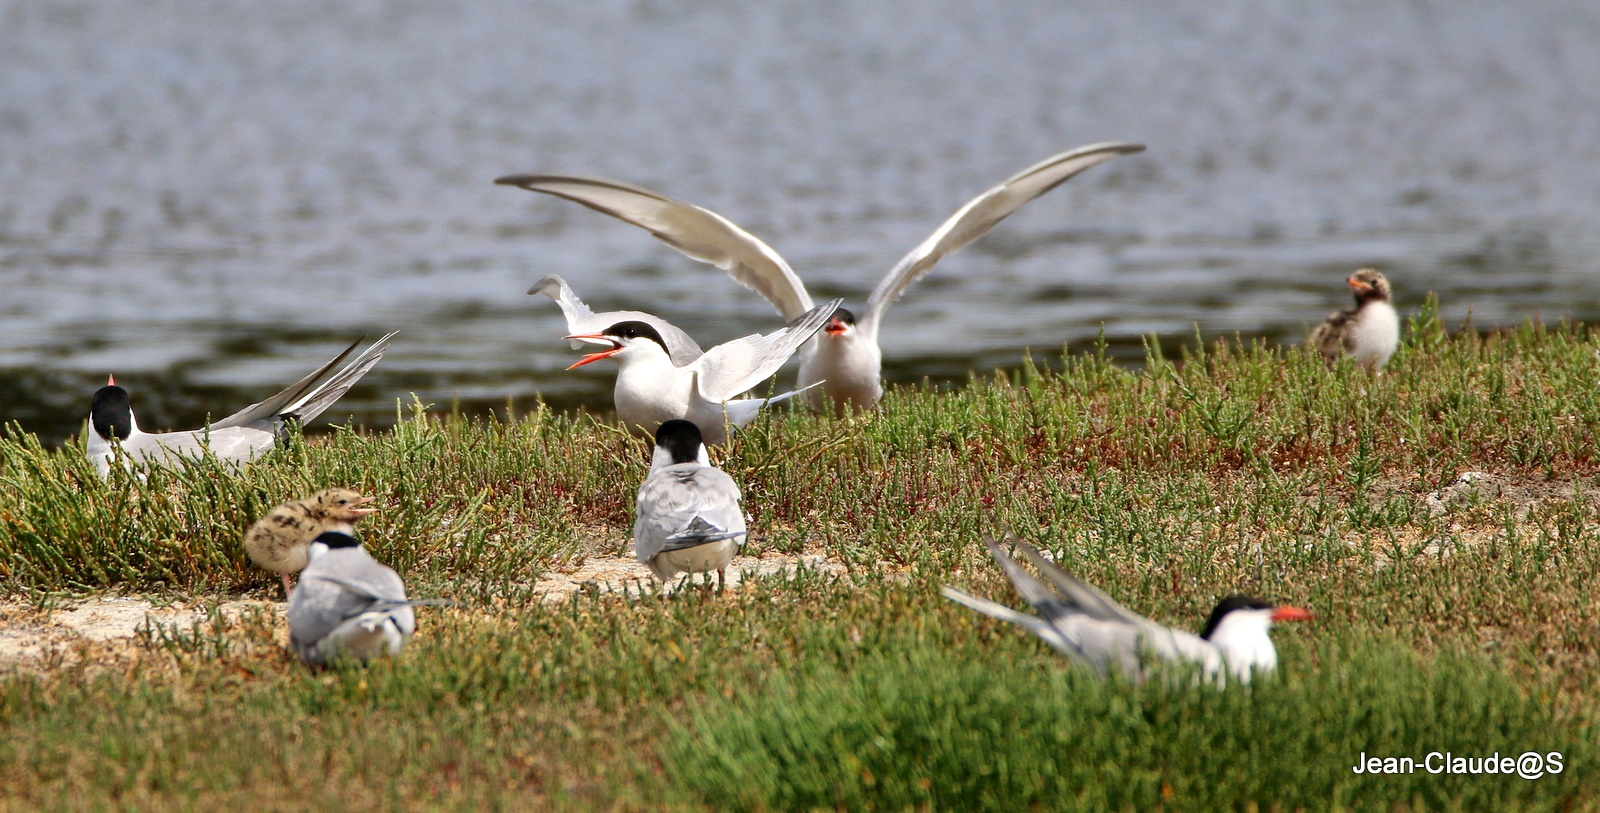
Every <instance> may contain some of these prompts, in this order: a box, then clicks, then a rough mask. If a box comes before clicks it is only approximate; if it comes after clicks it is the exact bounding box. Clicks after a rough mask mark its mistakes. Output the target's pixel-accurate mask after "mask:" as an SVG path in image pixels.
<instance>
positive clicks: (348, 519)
mask: <svg viewBox="0 0 1600 813" xmlns="http://www.w3.org/2000/svg"><path fill="white" fill-rule="evenodd" d="M372 500H373V498H372V497H363V496H361V495H360V494H359V493H357V492H355V491H351V490H350V489H348V488H330V489H327V490H325V491H319V492H317V493H315V494H313V495H311V496H309V497H307V498H305V499H303V500H295V501H294V502H288V503H284V504H283V505H280V506H278V507H277V508H274V509H272V511H271V512H269V513H268V514H267V515H266V516H264V517H262V518H261V519H260V520H258V521H257V522H256V524H254V525H252V526H250V530H249V531H247V532H246V533H245V535H244V549H245V552H247V553H249V554H250V560H251V561H253V562H255V563H256V564H258V565H260V566H262V567H263V568H266V569H267V570H270V571H272V572H274V573H277V574H280V575H281V576H282V577H283V592H284V595H288V594H289V589H290V583H289V574H290V573H298V572H300V571H301V570H303V569H305V566H306V551H307V549H308V548H310V546H311V542H312V540H315V539H316V538H317V537H318V536H320V535H321V534H323V533H326V532H328V531H335V532H338V533H342V534H347V535H351V536H353V535H355V522H356V520H359V519H361V518H362V517H364V516H366V515H368V514H372V513H376V512H377V510H378V509H376V508H363V507H362V506H364V505H366V504H367V503H370V502H372Z"/></svg>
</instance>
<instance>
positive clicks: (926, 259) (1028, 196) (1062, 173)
mask: <svg viewBox="0 0 1600 813" xmlns="http://www.w3.org/2000/svg"><path fill="white" fill-rule="evenodd" d="M1143 149H1144V145H1142V144H1127V143H1124V142H1120V141H1108V142H1105V143H1101V144H1090V145H1089V146H1087V147H1079V148H1078V149H1075V150H1069V151H1067V152H1064V153H1061V154H1059V155H1053V156H1051V157H1049V158H1046V159H1045V160H1043V161H1040V162H1039V163H1037V164H1034V165H1033V166H1031V167H1028V168H1027V169H1025V170H1023V171H1021V172H1019V173H1017V174H1016V175H1013V176H1011V177H1010V178H1007V179H1006V180H1005V181H1003V182H1001V183H1000V184H999V185H998V186H995V187H993V188H991V189H989V190H988V191H987V192H984V193H983V194H981V195H979V196H977V197H976V198H973V199H972V200H970V201H968V202H967V205H965V206H963V207H961V208H960V209H958V210H956V213H955V214H953V215H951V216H950V218H949V219H948V220H946V221H945V222H944V223H943V224H942V225H940V226H939V228H938V229H936V230H935V231H934V232H933V234H931V235H929V236H928V239H926V240H923V241H922V244H921V245H919V246H917V247H916V248H914V249H912V250H911V253H910V254H907V255H906V256H905V257H903V258H901V260H900V263H899V264H898V265H896V266H895V267H894V268H893V269H891V270H890V271H889V274H888V275H887V276H885V277H884V278H883V281H882V282H879V283H878V287H877V288H875V289H873V291H872V296H871V297H869V298H868V299H867V307H866V311H865V312H864V313H863V314H862V315H861V318H860V319H859V320H858V322H857V324H856V329H857V330H860V331H861V332H862V334H863V335H864V336H866V337H867V338H869V339H872V340H874V341H876V340H877V338H878V324H879V322H880V320H881V319H882V318H883V312H884V311H885V310H887V309H888V308H889V303H891V302H894V301H895V300H896V299H899V298H900V295H901V294H903V293H905V290H906V288H908V287H910V285H911V283H913V282H916V281H917V280H919V279H921V278H922V276H923V275H924V274H927V273H928V272H929V271H931V270H933V267H934V266H935V265H936V264H938V262H939V261H940V260H941V259H944V258H945V257H946V256H948V255H950V254H953V253H955V252H956V251H957V250H958V249H960V248H961V247H962V246H965V245H966V244H968V243H970V242H972V241H973V240H976V239H978V238H979V237H982V236H983V235H984V234H985V233H987V232H988V231H989V230H990V229H992V228H994V226H995V224H997V223H999V222H1000V221H1002V220H1005V219H1006V218H1007V217H1008V216H1010V215H1011V213H1012V212H1015V211H1016V210H1017V209H1019V208H1021V207H1022V205H1023V204H1025V203H1027V202H1028V201H1031V200H1033V199H1034V198H1037V197H1039V196H1040V195H1043V194H1044V193H1046V192H1049V191H1050V190H1052V189H1054V188H1056V187H1057V186H1059V185H1061V184H1062V183H1063V182H1065V181H1066V180H1067V179H1069V178H1071V177H1072V176H1074V175H1077V174H1078V173H1080V172H1082V171H1084V170H1086V169H1088V168H1090V167H1092V166H1095V165H1096V164H1100V163H1102V162H1105V161H1109V160H1111V159H1112V158H1115V157H1117V156H1119V155H1126V154H1128V153H1131V152H1140V151H1142V150H1143Z"/></svg>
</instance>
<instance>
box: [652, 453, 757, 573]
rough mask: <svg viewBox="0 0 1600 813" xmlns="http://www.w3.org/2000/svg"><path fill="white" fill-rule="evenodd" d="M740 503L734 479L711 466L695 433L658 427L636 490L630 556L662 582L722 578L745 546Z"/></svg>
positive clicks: (740, 496)
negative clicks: (693, 576) (694, 576)
mask: <svg viewBox="0 0 1600 813" xmlns="http://www.w3.org/2000/svg"><path fill="white" fill-rule="evenodd" d="M742 499H743V497H742V495H740V493H739V486H738V484H737V483H735V482H733V478H732V477H729V476H728V475H727V473H726V472H724V471H722V470H721V469H718V468H716V467H714V466H712V465H711V461H710V459H709V458H708V457H707V456H706V447H705V444H703V443H701V442H700V429H699V427H697V426H695V425H694V424H692V423H690V422H689V421H667V422H666V423H663V424H661V428H660V429H658V430H656V446H655V451H654V452H653V453H652V456H651V459H650V474H649V476H647V477H646V478H645V481H644V485H641V486H639V497H638V502H637V503H636V506H637V515H638V516H637V517H636V518H635V520H634V523H633V553H634V555H635V556H637V557H638V558H639V562H640V563H641V564H643V565H644V566H645V567H648V568H650V572H652V573H654V574H656V578H658V579H661V580H662V581H667V582H670V581H672V580H673V579H675V578H677V577H678V576H680V575H683V574H689V573H710V572H711V571H713V570H714V571H716V572H717V577H718V579H719V580H720V579H722V578H724V576H725V573H724V570H725V569H726V568H727V566H728V562H730V561H732V560H733V555H734V553H736V552H738V550H739V547H740V546H741V545H743V544H744V539H745V519H744V511H743V510H742V509H741V508H740V504H739V503H740V501H741V500H742Z"/></svg>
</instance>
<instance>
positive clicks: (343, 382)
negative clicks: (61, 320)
mask: <svg viewBox="0 0 1600 813" xmlns="http://www.w3.org/2000/svg"><path fill="white" fill-rule="evenodd" d="M394 336H395V334H393V333H390V334H389V335H387V336H384V337H383V338H381V339H379V340H377V341H376V342H373V343H372V346H371V347H368V348H367V349H366V350H364V351H362V353H361V355H359V356H356V358H355V360H354V361H351V362H350V363H349V364H346V365H345V366H344V367H343V368H340V369H339V370H337V371H335V370H334V368H335V367H337V366H338V364H339V362H341V361H344V359H345V357H346V356H348V355H350V353H351V352H352V351H354V350H355V349H356V346H357V345H359V344H361V341H360V340H359V339H358V340H357V341H356V342H355V343H354V344H351V345H350V346H349V347H347V348H345V350H344V352H343V353H340V354H339V355H337V356H335V357H334V359H333V360H332V361H330V362H328V363H327V364H324V365H322V367H321V368H319V369H318V370H317V371H316V372H314V373H312V374H310V375H308V376H306V377H305V378H302V379H300V380H299V381H296V382H295V383H294V384H292V385H290V387H289V388H288V389H286V390H284V391H283V392H280V393H278V394H277V395H274V396H272V397H271V398H268V399H267V400H265V401H262V402H260V403H258V404H251V405H250V406H247V407H245V408H244V409H242V410H239V411H238V412H236V413H234V414H232V415H229V416H228V417H226V418H223V419H222V420H220V421H217V422H215V423H213V424H211V425H209V426H207V427H206V428H204V429H194V430H189V431H183V432H160V433H155V434H151V433H147V432H141V431H139V422H138V421H137V420H135V419H134V417H133V406H132V404H131V402H130V401H129V399H128V391H127V390H125V389H123V388H121V387H119V386H117V382H116V379H115V378H112V379H109V380H107V382H106V386H104V387H101V388H100V389H98V390H96V391H95V393H94V398H93V400H92V401H91V402H90V404H89V438H88V442H87V444H86V451H87V452H88V455H89V460H91V461H92V462H93V463H94V466H95V469H96V470H98V471H99V472H100V476H101V477H106V476H109V475H110V473H111V464H112V462H113V461H114V460H115V459H116V456H117V453H118V452H119V451H120V452H121V453H122V455H123V456H124V465H127V464H128V463H130V462H132V461H133V460H136V459H137V460H142V461H146V462H160V463H167V464H169V465H181V464H182V463H183V462H184V461H185V460H192V459H194V458H196V457H200V456H202V455H204V454H206V453H207V452H209V453H211V454H214V455H216V456H217V457H219V458H221V459H222V460H224V461H227V462H229V463H234V464H243V463H246V462H248V461H250V460H254V459H255V458H256V457H259V456H260V455H262V454H263V453H265V452H267V451H268V450H270V449H271V448H272V446H273V444H274V443H275V442H277V441H278V440H279V439H280V438H282V437H283V429H284V424H285V423H286V422H288V421H289V420H291V419H293V420H296V421H299V422H300V423H302V424H304V423H307V422H309V421H311V420H312V419H314V418H316V417H317V416H318V415H321V414H322V412H323V410H326V409H327V408H328V407H330V406H333V404H334V402H335V401H338V400H339V398H340V397H342V396H343V395H344V394H345V392H347V391H348V390H349V389H350V387H351V386H353V385H354V384H355V383H356V382H357V381H359V380H361V377H362V376H364V375H366V374H367V371H368V370H371V369H372V367H373V365H375V364H377V363H378V361H379V360H380V359H382V358H383V351H384V349H385V348H386V347H387V346H388V344H389V340H390V339H392V338H394Z"/></svg>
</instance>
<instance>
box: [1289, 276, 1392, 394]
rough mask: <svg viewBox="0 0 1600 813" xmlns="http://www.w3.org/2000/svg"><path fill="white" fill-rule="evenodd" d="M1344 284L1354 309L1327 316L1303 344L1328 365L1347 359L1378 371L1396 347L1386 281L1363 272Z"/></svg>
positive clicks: (1383, 278) (1384, 278)
mask: <svg viewBox="0 0 1600 813" xmlns="http://www.w3.org/2000/svg"><path fill="white" fill-rule="evenodd" d="M1345 282H1346V283H1347V284H1348V285H1349V286H1350V289H1351V290H1352V291H1354V292H1355V296H1356V306H1355V308H1354V309H1352V310H1347V311H1341V312H1339V313H1334V314H1330V315H1329V316H1328V318H1327V319H1325V320H1323V322H1322V324H1320V325H1317V326H1316V328H1315V329H1313V330H1312V331H1311V338H1310V339H1308V340H1307V341H1309V342H1310V343H1311V346H1312V347H1315V348H1316V349H1317V352H1318V353H1321V354H1322V357H1323V358H1324V359H1326V360H1327V361H1328V362H1329V363H1330V364H1331V363H1333V362H1336V361H1338V360H1339V359H1340V358H1342V357H1346V356H1348V357H1349V358H1351V359H1353V360H1354V361H1355V363H1357V364H1359V365H1361V366H1363V367H1366V368H1367V369H1369V370H1381V369H1383V365H1384V364H1385V363H1386V362H1388V361H1389V357H1390V356H1392V355H1394V350H1395V348H1396V347H1398V346H1399V345H1400V314H1398V313H1396V312H1395V310H1394V305H1392V304H1390V302H1389V280H1388V279H1387V278H1386V277H1384V276H1383V274H1382V273H1380V272H1378V271H1376V270H1374V269H1371V268H1363V269H1361V270H1360V271H1357V272H1355V273H1354V274H1351V275H1350V278H1349V279H1347V280H1345Z"/></svg>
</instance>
